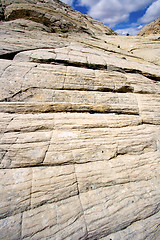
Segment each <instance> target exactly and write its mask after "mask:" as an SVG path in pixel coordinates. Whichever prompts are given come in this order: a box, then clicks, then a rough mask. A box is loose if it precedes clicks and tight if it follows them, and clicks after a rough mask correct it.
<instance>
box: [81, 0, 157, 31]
mask: <svg viewBox="0 0 160 240" xmlns="http://www.w3.org/2000/svg"><path fill="white" fill-rule="evenodd" d="M158 1H160V0H158ZM153 2H155V0H79V3H80V4H81V5H85V6H88V7H89V12H88V14H89V15H90V16H91V17H93V18H96V19H98V20H100V21H102V22H103V23H105V24H107V25H108V26H110V27H114V26H115V25H116V24H117V23H120V22H125V21H127V20H128V18H129V15H130V13H131V12H135V11H138V10H142V9H144V8H146V7H148V6H149V4H151V3H153Z"/></svg>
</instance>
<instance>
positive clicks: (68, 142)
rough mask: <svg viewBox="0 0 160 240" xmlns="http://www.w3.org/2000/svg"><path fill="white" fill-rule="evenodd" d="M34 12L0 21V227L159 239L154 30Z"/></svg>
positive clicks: (2, 234) (1, 230) (75, 236)
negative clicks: (109, 29)
mask: <svg viewBox="0 0 160 240" xmlns="http://www.w3.org/2000/svg"><path fill="white" fill-rule="evenodd" d="M12 2H13V1H2V3H3V4H4V3H5V4H6V5H3V6H6V8H7V7H8V6H9V7H10V8H8V10H6V11H7V13H5V14H9V13H10V12H11V9H12V8H14V11H15V9H16V7H17V5H14V6H12V4H11V3H12ZM25 2H26V1H21V3H22V4H23V3H25ZM29 2H30V3H29ZM43 2H44V3H43ZM46 2H47V1H41V3H40V1H38V2H37V1H36V2H34V1H27V4H28V5H27V7H28V9H29V6H30V5H29V4H33V3H34V4H33V5H34V7H36V5H38V4H40V6H41V7H43V6H46ZM14 3H15V4H20V3H19V1H14ZM36 3H37V4H36ZM48 3H49V4H51V1H48ZM43 4H44V5H43ZM56 4H58V5H56ZM20 6H21V4H20ZM38 6H39V5H38ZM50 6H52V5H50ZM54 6H59V8H57V9H58V10H56V11H57V12H61V11H62V12H63V11H64V9H63V8H64V7H65V8H67V9H70V8H69V7H67V5H64V4H61V3H60V2H59V1H53V6H52V7H53V8H54ZM23 7H24V6H23ZM44 8H45V7H44ZM61 8H62V9H61ZM4 9H5V8H4ZM14 11H13V12H14ZM44 11H46V10H44ZM47 14H48V13H47ZM49 14H50V15H49V16H51V15H52V14H51V11H50V12H49ZM76 14H77V15H76ZM11 15H12V16H14V17H16V15H14V14H11ZM7 16H8V15H7ZM75 16H79V13H75ZM17 17H19V15H17ZM86 17H87V16H86ZM87 18H88V17H87ZM38 21H39V20H37V22H35V21H33V19H15V20H13V18H12V19H11V20H9V19H8V21H2V22H1V25H0V31H1V34H0V178H1V185H0V206H1V207H0V239H3V240H6V239H7V240H8V239H9V240H13V239H15V240H17V239H20V240H22V239H28V240H29V239H35V240H39V239H43V240H46V239H53V240H62V239H68V240H70V239H72V240H79V239H83V240H86V239H103V240H110V239H112V240H129V239H132V240H146V239H147V240H151V239H154V240H159V239H160V227H159V223H160V82H159V80H160V59H159V55H158V51H159V49H160V47H159V41H158V38H159V36H158V35H157V37H155V36H154V37H153V36H148V37H140V36H138V37H137V36H136V37H131V36H114V35H112V36H106V35H104V34H103V33H102V34H100V33H97V32H95V33H94V36H93V34H92V35H89V34H88V33H86V32H85V31H83V33H78V32H77V33H76V32H75V31H73V32H72V31H71V32H68V35H66V33H64V32H63V29H62V31H61V30H60V29H59V30H58V31H57V32H56V33H52V32H50V31H48V30H47V29H46V28H48V26H45V25H44V24H43V23H42V22H38ZM69 21H70V20H69ZM81 26H82V27H83V24H81ZM104 28H105V27H104ZM95 36H96V38H95ZM147 51H148V52H149V53H150V54H149V55H148V54H147ZM155 52H156V53H157V54H155Z"/></svg>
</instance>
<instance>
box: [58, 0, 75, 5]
mask: <svg viewBox="0 0 160 240" xmlns="http://www.w3.org/2000/svg"><path fill="white" fill-rule="evenodd" d="M61 1H62V2H64V3H66V4H68V5H70V6H71V5H72V3H73V0H61Z"/></svg>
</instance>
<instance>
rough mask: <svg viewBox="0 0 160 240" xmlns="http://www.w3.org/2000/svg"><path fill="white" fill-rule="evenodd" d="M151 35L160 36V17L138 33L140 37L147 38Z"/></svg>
mask: <svg viewBox="0 0 160 240" xmlns="http://www.w3.org/2000/svg"><path fill="white" fill-rule="evenodd" d="M149 34H160V17H158V18H157V19H156V20H155V21H153V22H151V23H149V24H148V25H146V26H145V27H144V28H142V29H141V31H140V32H139V33H138V35H140V36H146V35H149Z"/></svg>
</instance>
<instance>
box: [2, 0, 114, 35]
mask: <svg viewBox="0 0 160 240" xmlns="http://www.w3.org/2000/svg"><path fill="white" fill-rule="evenodd" d="M0 2H1V3H0V20H1V19H5V20H6V21H11V20H16V19H26V20H30V21H32V24H29V26H28V24H26V22H25V21H24V20H23V21H21V22H20V25H21V26H22V27H23V28H25V29H26V28H31V26H30V25H32V28H34V27H35V25H36V23H38V25H39V27H40V28H42V30H44V31H47V32H63V33H67V32H86V33H88V34H90V35H95V34H96V35H97V34H98V33H99V34H101V33H103V34H107V35H108V34H115V35H116V33H115V32H114V31H113V30H112V29H110V28H109V27H106V26H104V25H103V24H102V23H100V22H98V21H96V20H94V19H92V18H91V17H89V16H87V15H83V14H81V13H80V12H77V11H74V10H73V9H72V8H71V7H70V6H68V5H66V4H65V3H62V2H60V1H59V0H54V1H53V0H43V1H42V0H11V1H10V0H1V1H0ZM33 22H34V24H33Z"/></svg>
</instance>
